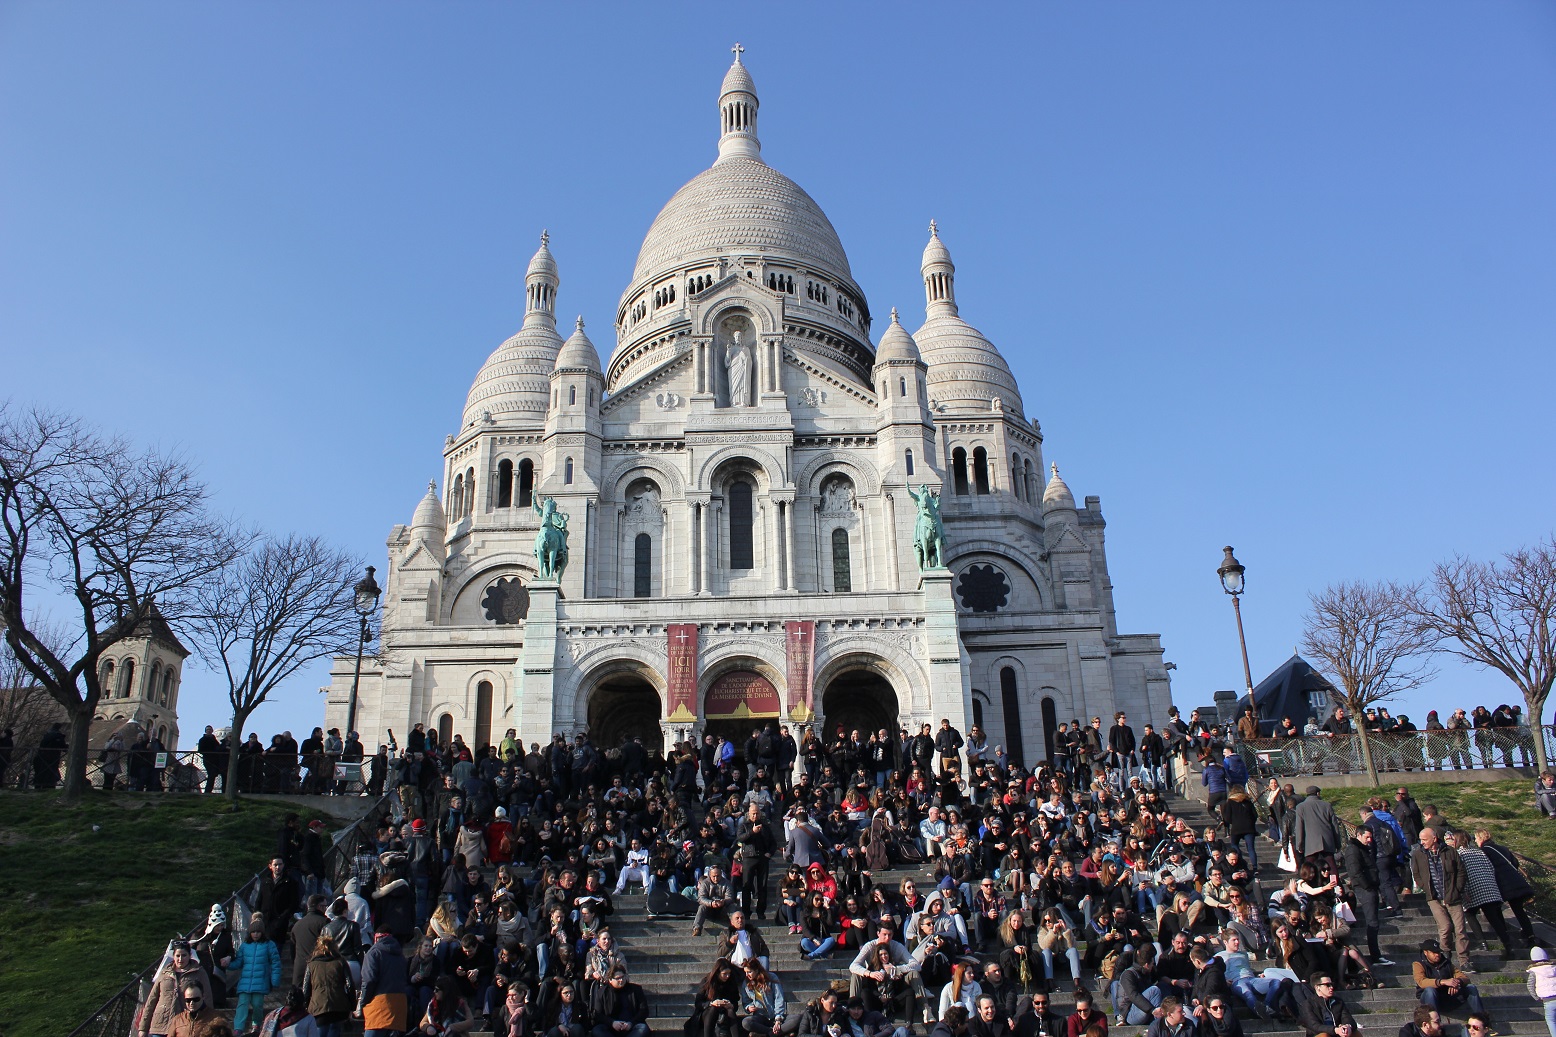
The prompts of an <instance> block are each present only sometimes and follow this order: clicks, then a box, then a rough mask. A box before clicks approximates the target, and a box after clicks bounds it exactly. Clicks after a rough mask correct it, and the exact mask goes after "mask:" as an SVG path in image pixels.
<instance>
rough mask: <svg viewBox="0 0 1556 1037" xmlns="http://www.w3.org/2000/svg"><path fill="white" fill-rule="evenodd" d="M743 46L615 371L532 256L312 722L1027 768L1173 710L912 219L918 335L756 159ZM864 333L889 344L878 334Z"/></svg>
mask: <svg viewBox="0 0 1556 1037" xmlns="http://www.w3.org/2000/svg"><path fill="white" fill-rule="evenodd" d="M757 113H758V101H757V93H756V85H755V83H754V81H753V80H752V77H751V74H750V72H749V71H748V70H747V68H746V66H745V65H744V64H743V62H742V55H741V51H740V48H739V47H738V46H737V48H736V51H735V61H734V64H733V65H732V66H731V67H730V69H729V72H728V73H727V74H726V75H725V77H724V82H723V86H722V88H721V89H720V91H719V97H718V120H719V138H718V155H717V158H716V159H715V160H714V162H713V164H712V165H711V166H709V167H708V168H707V169H706V170H704V171H703V172H701V173H699V174H697V175H696V176H694V177H692V179H691V180H689V181H688V182H687V183H686V185H685V186H684V187H682V188H681V189H680V190H679V191H677V192H676V193H675V195H674V196H673V197H671V199H670V200H669V201H668V202H667V203H666V204H665V206H664V208H663V209H662V210H660V212H659V215H658V216H657V217H655V219H654V221H653V223H652V225H651V226H650V227H649V229H648V234H647V236H646V237H645V238H644V241H643V245H642V248H641V249H640V250H639V252H638V256H637V262H636V265H635V267H634V269H633V271H632V277H631V280H630V282H629V283H628V284H627V286H626V290H625V291H624V292H623V293H622V296H621V301H620V304H619V305H618V306H617V310H616V324H615V328H614V332H615V344H614V349H613V350H612V351H611V353H610V356H609V358H608V360H606V361H605V362H604V363H602V362H601V359H600V353H599V351H598V349H597V348H596V347H595V345H594V343H593V341H592V340H591V338H590V336H589V335H588V333H587V332H586V330H585V328H584V324H583V321H582V320H581V319H580V320H579V321H578V322H577V324H576V326H574V327H572V328H571V329H567V328H565V326H564V330H569V331H570V333H569V334H568V336H567V337H566V338H565V339H564V338H563V337H562V334H561V332H560V331H559V330H558V328H557V312H558V311H557V306H558V298H559V290H560V286H561V282H562V277H561V272H560V271H559V270H558V268H557V264H556V261H555V259H554V258H553V256H552V254H551V251H550V249H549V247H548V238H547V236H546V235H545V234H542V235H541V238H540V248H539V251H537V252H536V253H535V256H534V258H533V259H532V260H531V261H530V264H529V268H528V271H527V273H526V276H525V312H524V320H523V324H522V326H521V327H520V328H519V330H518V331H517V332H515V333H514V334H513V336H512V337H511V338H509V339H508V340H507V341H505V342H503V343H502V344H501V345H500V346H498V347H497V349H496V350H495V351H494V352H492V354H491V355H490V356H489V357H487V358H486V361H485V363H484V364H482V365H481V367H480V370H479V371H477V372H476V375H475V381H474V384H473V385H472V386H471V388H470V394H469V397H468V398H467V400H466V401H465V407H464V413H463V416H462V418H461V420H460V423H459V429H458V431H457V432H455V433H454V434H452V435H450V436H449V437H448V438H447V440H446V442H445V443H444V447H443V456H444V471H443V478H442V484H441V490H440V488H439V484H438V483H437V482H434V483H433V484H431V485H429V486H428V487H427V492H426V495H425V496H424V497H423V498H422V500H421V501H420V503H419V504H417V505H416V507H415V510H414V512H413V514H412V516H411V521H410V523H409V524H408V525H396V526H394V528H393V529H392V530H391V531H390V534H389V540H388V567H387V580H386V581H385V588H384V606H383V617H382V634H381V638H380V645H379V650H378V652H377V653H376V654H374V655H372V656H370V657H369V658H367V659H365V660H364V661H363V664H362V669H361V675H360V680H359V682H358V679H357V677H356V675H355V670H354V667H355V664H356V658H355V656H350V657H341V658H338V659H337V660H336V661H335V664H334V666H333V668H332V672H331V684H330V685H329V687H327V688H325V689H323V690H324V691H325V692H326V693H327V696H328V697H327V705H326V720H327V726H338V727H340V728H342V729H344V728H345V727H346V726H347V717H348V711H349V710H350V709H351V699H352V689H353V685H354V683H358V685H359V686H358V690H357V712H356V720H357V723H356V726H357V728H358V730H360V731H361V732H362V733H363V741H364V742H366V743H367V744H368V745H369V746H372V745H376V744H377V743H378V742H380V741H384V740H386V738H387V735H386V732H387V731H389V730H393V731H394V732H395V733H396V734H397V736H398V737H399V740H400V743H401V744H402V745H403V744H404V737H405V732H407V731H409V730H410V729H411V727H412V726H413V725H415V724H418V723H420V724H425V725H426V726H427V728H428V729H433V730H437V731H439V732H440V733H441V734H442V735H443V736H444V737H445V738H448V737H450V736H452V735H454V734H460V735H462V736H463V738H464V740H465V741H466V742H467V743H470V744H473V745H477V746H479V745H485V744H489V743H494V742H496V741H497V740H499V739H501V738H502V737H503V734H504V733H505V732H506V731H507V730H508V729H510V728H512V729H516V730H517V732H518V735H519V737H520V738H521V739H522V740H523V741H524V742H525V743H531V742H540V743H545V742H547V741H549V740H550V738H551V736H552V734H553V733H554V732H563V733H567V734H573V733H577V732H580V731H587V732H589V734H590V736H591V737H592V738H593V739H594V740H595V742H596V743H597V744H600V745H601V746H603V747H607V748H608V747H611V746H615V745H618V744H620V742H621V741H622V740H623V739H625V738H632V737H640V738H641V739H642V740H643V743H644V744H645V745H646V746H648V747H649V748H650V749H654V748H660V747H667V746H668V745H669V744H671V743H672V742H674V741H679V740H681V739H683V738H686V737H692V736H695V735H699V734H701V733H704V732H708V733H725V734H729V735H731V736H732V740H733V741H734V742H735V744H736V745H737V746H740V745H743V743H744V741H745V739H746V737H747V736H748V735H749V734H750V732H751V729H752V728H753V727H754V726H757V725H761V724H764V723H766V722H767V720H769V719H772V720H775V721H777V722H778V723H781V724H786V725H789V726H790V728H791V730H793V731H794V733H795V734H796V736H798V734H799V729H800V728H802V727H804V726H806V725H815V726H816V727H817V728H818V729H820V730H824V731H825V733H826V734H827V735H828V736H830V735H831V733H832V732H833V731H834V730H835V728H836V727H837V726H838V725H843V726H845V727H848V728H850V729H852V728H855V727H858V728H860V729H862V730H870V729H874V730H880V729H882V728H890V729H891V730H893V731H895V730H897V729H898V728H899V727H907V728H910V729H913V730H917V725H919V724H922V723H931V724H934V725H936V726H937V727H938V724H939V720H940V719H941V718H943V717H945V718H950V719H951V721H952V723H953V724H955V725H956V726H957V727H958V728H960V729H961V730H962V731H964V732H965V731H966V730H967V729H968V728H969V727H970V726H971V725H975V724H976V725H979V726H981V728H982V729H983V731H984V732H985V733H986V734H987V736H988V741H989V745H990V746H991V747H993V746H1002V747H1004V749H1005V751H1006V752H1007V753H1008V754H1009V756H1010V758H1011V759H1012V761H1013V762H1018V763H1024V764H1026V765H1028V766H1031V765H1033V764H1035V763H1036V761H1037V760H1039V759H1040V758H1043V757H1044V756H1046V755H1048V754H1049V753H1050V752H1051V750H1052V745H1053V737H1054V734H1055V732H1056V730H1057V727H1058V724H1059V723H1060V722H1065V721H1072V720H1074V719H1075V718H1077V717H1085V718H1090V717H1091V716H1103V717H1105V718H1109V719H1108V720H1107V721H1106V722H1105V726H1107V725H1108V724H1110V723H1111V719H1110V718H1111V716H1112V714H1113V713H1114V712H1115V711H1117V710H1126V711H1128V712H1129V713H1130V715H1131V717H1132V722H1133V723H1135V724H1136V725H1138V724H1139V723H1140V722H1142V721H1145V720H1149V719H1150V718H1153V717H1156V718H1160V717H1164V716H1165V714H1166V710H1167V707H1168V706H1169V705H1170V704H1171V692H1170V687H1169V680H1168V673H1167V669H1166V667H1165V665H1164V664H1163V661H1162V648H1161V642H1160V638H1159V637H1158V636H1157V635H1155V634H1121V633H1119V631H1118V626H1117V621H1116V618H1115V614H1114V608H1113V592H1112V584H1111V581H1110V578H1109V575H1108V566H1107V556H1106V549H1105V543H1104V529H1105V523H1104V521H1103V518H1102V508H1101V504H1100V501H1099V499H1098V498H1096V497H1087V498H1085V500H1084V502H1083V503H1081V504H1080V505H1077V503H1076V500H1075V497H1074V496H1073V495H1072V494H1071V492H1070V488H1069V487H1068V486H1067V485H1066V484H1065V482H1064V480H1063V479H1062V478H1061V477H1060V475H1059V472H1058V469H1057V468H1056V467H1054V466H1053V465H1048V466H1046V469H1045V463H1044V457H1043V436H1042V432H1041V430H1040V428H1039V425H1038V423H1037V421H1036V420H1035V419H1034V418H1031V417H1029V416H1028V413H1027V410H1026V407H1025V405H1024V404H1023V401H1022V396H1021V390H1020V387H1019V386H1018V385H1017V384H1016V380H1015V378H1014V377H1013V376H1012V375H1011V371H1010V368H1009V366H1008V365H1007V364H1006V362H1005V360H1004V358H1003V357H1002V356H1001V355H1000V352H999V350H998V349H996V348H995V346H994V344H993V343H991V342H990V341H989V340H988V339H986V338H985V337H984V336H983V335H982V334H980V333H979V332H978V330H977V329H976V328H974V327H973V326H972V325H971V324H969V323H968V322H967V321H966V320H965V319H964V318H963V316H962V314H961V312H960V311H959V309H958V307H957V302H956V267H955V265H954V264H953V263H952V261H951V253H950V250H949V248H948V247H947V245H946V243H945V241H944V240H943V239H942V237H941V232H940V230H939V228H937V227H936V225H935V224H934V223H930V224H929V232H928V233H929V241H928V244H927V245H926V246H925V248H924V256H923V265H922V272H923V291H924V317H923V320H922V322H920V323H919V326H918V327H917V329H916V330H912V331H910V330H909V325H910V324H912V323H913V322H914V320H913V316H912V315H911V314H901V315H899V314H898V313H897V311H896V310H892V311H891V313H890V315H889V316H888V317H886V318H885V319H881V318H880V317H879V316H877V315H876V314H875V313H873V312H872V311H871V308H870V303H869V302H868V300H866V298H865V294H864V292H863V290H861V288H860V286H859V284H858V283H857V282H856V281H855V280H854V275H853V272H852V270H851V269H850V267H849V262H848V255H847V253H846V252H845V251H844V250H843V243H842V242H841V241H840V240H839V239H838V236H837V233H836V231H835V230H834V229H833V227H832V224H831V222H830V221H829V220H828V219H827V216H826V214H825V213H823V212H822V211H821V209H820V207H819V206H817V204H816V203H815V201H813V200H812V199H811V197H810V195H808V194H806V193H805V191H804V190H803V189H802V188H801V187H800V186H799V185H798V184H796V183H795V182H794V181H792V180H790V179H789V178H788V177H786V176H784V175H783V174H782V173H780V172H778V170H776V169H774V168H773V167H772V166H770V165H768V164H767V161H766V159H765V158H764V156H763V154H762V150H761V144H760V141H759V139H758V136H757ZM872 332H875V333H876V337H874V338H873V340H872Z"/></svg>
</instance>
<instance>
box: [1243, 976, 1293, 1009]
mask: <svg viewBox="0 0 1556 1037" xmlns="http://www.w3.org/2000/svg"><path fill="white" fill-rule="evenodd" d="M1280 985H1281V981H1280V980H1279V979H1275V978H1273V977H1272V978H1270V979H1265V978H1264V977H1263V976H1244V977H1243V978H1242V979H1240V980H1237V981H1236V982H1235V983H1233V984H1232V989H1233V990H1235V991H1237V996H1238V997H1240V998H1242V999H1243V1001H1244V1002H1246V1003H1247V1005H1248V1007H1249V1008H1252V1009H1254V1010H1255V1011H1258V1008H1259V1004H1260V999H1261V998H1262V999H1263V1003H1264V1007H1265V1008H1268V1009H1270V1010H1271V1011H1274V1009H1275V1005H1276V1003H1277V1002H1278V1001H1279V1000H1280Z"/></svg>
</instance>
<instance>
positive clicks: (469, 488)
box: [465, 468, 475, 515]
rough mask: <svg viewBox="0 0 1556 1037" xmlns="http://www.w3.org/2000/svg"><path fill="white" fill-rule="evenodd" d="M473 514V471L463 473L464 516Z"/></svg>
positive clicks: (472, 469)
mask: <svg viewBox="0 0 1556 1037" xmlns="http://www.w3.org/2000/svg"><path fill="white" fill-rule="evenodd" d="M474 513H475V469H474V468H471V469H469V470H468V471H466V472H465V514H466V515H473V514H474Z"/></svg>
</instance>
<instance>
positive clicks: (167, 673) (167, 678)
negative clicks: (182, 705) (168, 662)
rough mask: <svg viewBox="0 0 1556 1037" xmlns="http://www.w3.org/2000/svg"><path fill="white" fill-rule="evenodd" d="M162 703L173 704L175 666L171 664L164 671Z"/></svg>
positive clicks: (165, 704)
mask: <svg viewBox="0 0 1556 1037" xmlns="http://www.w3.org/2000/svg"><path fill="white" fill-rule="evenodd" d="M162 704H163V705H164V706H171V705H172V704H173V667H171V666H169V667H168V668H167V669H166V670H164V671H163V672H162Z"/></svg>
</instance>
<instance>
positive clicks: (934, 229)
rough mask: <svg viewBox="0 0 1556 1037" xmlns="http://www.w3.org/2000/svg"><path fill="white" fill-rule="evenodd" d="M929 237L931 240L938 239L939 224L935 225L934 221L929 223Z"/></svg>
mask: <svg viewBox="0 0 1556 1037" xmlns="http://www.w3.org/2000/svg"><path fill="white" fill-rule="evenodd" d="M929 236H930V237H932V238H938V237H939V236H940V224H938V223H936V222H935V221H934V220H930V221H929Z"/></svg>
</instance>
